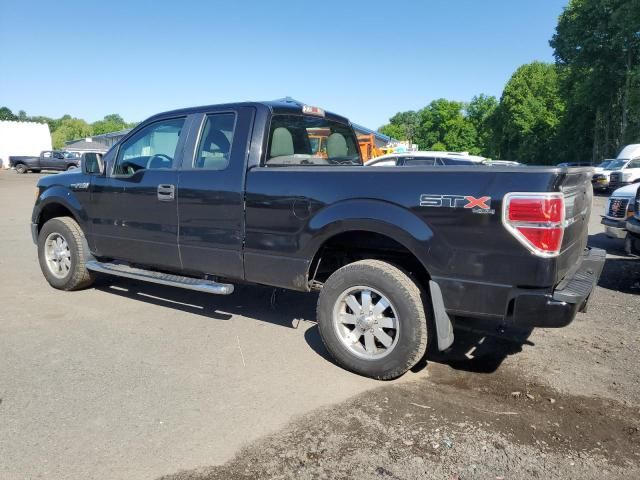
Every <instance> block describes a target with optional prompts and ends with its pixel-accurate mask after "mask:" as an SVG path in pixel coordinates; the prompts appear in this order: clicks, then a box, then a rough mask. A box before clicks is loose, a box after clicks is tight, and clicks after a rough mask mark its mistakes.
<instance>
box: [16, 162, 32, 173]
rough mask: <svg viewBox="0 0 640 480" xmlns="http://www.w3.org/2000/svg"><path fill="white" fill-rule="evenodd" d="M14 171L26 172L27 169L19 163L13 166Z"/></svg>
mask: <svg viewBox="0 0 640 480" xmlns="http://www.w3.org/2000/svg"><path fill="white" fill-rule="evenodd" d="M15 169H16V172H18V173H27V171H28V170H29V169H28V168H27V166H26V165H25V164H24V163H19V164H17V165H16V166H15Z"/></svg>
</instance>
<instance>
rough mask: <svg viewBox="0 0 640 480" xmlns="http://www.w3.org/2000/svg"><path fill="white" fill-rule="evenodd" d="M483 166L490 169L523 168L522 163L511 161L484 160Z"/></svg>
mask: <svg viewBox="0 0 640 480" xmlns="http://www.w3.org/2000/svg"><path fill="white" fill-rule="evenodd" d="M483 163H484V164H485V165H489V166H490V167H524V166H526V165H525V164H524V163H520V162H514V161H513V160H485V161H484V162H483Z"/></svg>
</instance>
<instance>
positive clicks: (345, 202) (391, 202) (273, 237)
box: [245, 166, 563, 315]
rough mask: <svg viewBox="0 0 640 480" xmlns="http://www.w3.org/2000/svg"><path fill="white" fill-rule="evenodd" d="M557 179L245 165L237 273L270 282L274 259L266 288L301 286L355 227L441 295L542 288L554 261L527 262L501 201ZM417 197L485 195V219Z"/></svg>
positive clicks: (523, 173) (543, 173) (489, 172)
mask: <svg viewBox="0 0 640 480" xmlns="http://www.w3.org/2000/svg"><path fill="white" fill-rule="evenodd" d="M562 175H563V174H562V173H561V172H560V169H553V168H517V169H515V168H505V169H501V168H497V167H483V166H474V167H293V168H266V167H259V168H253V169H251V170H250V171H249V172H248V175H247V181H246V240H245V275H246V278H247V279H248V280H252V281H258V282H260V283H272V282H270V278H267V275H269V274H268V273H267V270H266V269H267V268H269V267H270V266H272V264H274V263H275V262H277V263H278V265H279V267H278V268H284V270H285V271H284V272H282V274H281V275H280V277H279V278H278V279H277V282H275V283H277V284H279V285H282V286H286V287H289V288H298V289H304V288H306V269H308V266H309V263H310V262H311V260H312V258H313V255H314V254H315V252H316V251H317V249H318V248H319V247H320V245H321V244H322V243H323V242H324V241H325V240H326V239H328V238H330V237H331V236H332V235H333V234H335V233H339V232H342V231H347V230H364V231H376V232H379V233H384V234H387V235H389V236H391V237H392V238H394V239H396V240H397V241H399V242H400V243H402V244H404V245H405V246H406V247H407V248H408V249H409V250H411V251H412V252H413V253H414V254H415V255H416V256H417V257H418V258H419V259H420V261H421V262H422V263H423V265H424V266H425V268H426V269H427V271H428V272H429V273H430V275H431V277H432V278H433V279H434V280H437V281H441V282H446V283H448V284H449V287H450V288H448V291H456V289H457V290H459V292H460V294H461V295H464V294H465V292H467V293H468V292H469V289H473V288H474V287H473V285H474V284H478V285H480V284H487V283H488V284H494V285H495V286H496V291H498V292H502V293H500V294H504V295H507V290H508V289H509V288H511V287H512V286H526V287H540V288H545V287H547V288H548V287H551V286H552V285H553V284H554V283H555V278H556V259H544V258H540V257H537V256H534V255H533V254H531V253H530V252H529V251H528V250H527V249H526V248H525V247H523V246H522V245H521V244H520V243H519V242H518V241H517V240H516V239H515V238H514V237H513V236H511V234H509V233H508V232H507V231H506V229H505V228H504V227H503V226H502V222H501V209H502V198H503V196H504V195H505V194H506V193H508V192H514V191H515V192H544V191H558V190H559V189H560V188H561V185H562V180H561V178H562ZM423 194H428V195H462V196H473V197H476V198H479V197H484V196H489V197H491V200H490V207H491V210H493V211H494V213H492V214H478V213H474V212H473V211H472V210H471V209H465V208H448V207H429V206H421V205H420V198H421V195H423ZM268 257H271V258H268ZM275 259H277V260H275ZM256 269H260V272H259V273H256ZM276 269H277V268H276ZM291 275H293V277H292V278H294V280H293V281H288V280H287V278H289V276H291ZM287 283H288V284H287ZM285 284H286V285H285ZM451 297H454V295H451ZM480 301H482V300H480ZM487 301H489V300H487ZM449 304H451V302H449ZM502 313H504V312H496V315H500V314H502Z"/></svg>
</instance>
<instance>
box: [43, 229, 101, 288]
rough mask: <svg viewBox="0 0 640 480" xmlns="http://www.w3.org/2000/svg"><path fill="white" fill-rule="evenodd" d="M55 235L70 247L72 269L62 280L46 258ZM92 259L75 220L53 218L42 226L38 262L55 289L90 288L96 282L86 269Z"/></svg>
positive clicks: (70, 268)
mask: <svg viewBox="0 0 640 480" xmlns="http://www.w3.org/2000/svg"><path fill="white" fill-rule="evenodd" d="M54 234H57V235H59V236H61V237H62V238H63V239H64V240H65V241H66V242H67V245H68V247H69V253H70V260H71V261H70V267H69V270H68V271H67V272H66V274H65V275H64V277H62V278H61V277H58V276H56V275H54V273H53V272H52V271H51V269H50V268H49V266H48V263H47V259H46V256H45V246H46V243H47V239H48V238H49V237H50V236H51V235H54ZM90 258H91V254H90V253H89V245H88V244H87V240H86V238H85V236H84V233H83V232H82V229H81V228H80V226H79V225H78V224H77V223H76V221H75V220H74V219H73V218H70V217H57V218H52V219H51V220H49V221H48V222H46V223H45V224H44V225H43V226H42V229H41V230H40V233H39V235H38V260H39V262H40V269H41V270H42V274H43V275H44V277H45V278H46V279H47V282H49V285H51V286H52V287H53V288H57V289H59V290H68V291H69V290H80V289H83V288H87V287H89V286H90V285H91V284H92V283H93V281H94V274H93V273H92V272H91V271H89V270H87V268H86V262H87V261H88V260H89V259H90Z"/></svg>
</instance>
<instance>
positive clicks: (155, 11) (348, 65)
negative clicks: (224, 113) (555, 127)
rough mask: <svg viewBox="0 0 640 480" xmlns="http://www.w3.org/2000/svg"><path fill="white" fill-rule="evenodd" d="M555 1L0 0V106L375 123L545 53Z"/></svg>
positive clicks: (459, 92)
mask: <svg viewBox="0 0 640 480" xmlns="http://www.w3.org/2000/svg"><path fill="white" fill-rule="evenodd" d="M566 3H567V0H543V1H541V0H487V1H479V0H449V1H445V0H438V1H436V0H415V1H409V0H395V1H385V2H377V1H368V2H362V1H348V0H341V1H334V0H323V1H322V2H309V1H304V0H293V1H291V0H283V1H278V0H271V1H238V0H233V1H229V0H227V1H213V0H211V1H206V0H202V1H189V0H184V1H182V2H176V1H170V2H164V1H152V0H145V1H135V0H134V1H120V0H110V1H108V2H92V1H91V0H85V1H77V2H76V1H56V2H53V1H39V0H38V1H24V0H22V1H15V0H1V1H0V19H2V21H1V24H2V26H1V28H0V106H2V105H6V106H8V107H9V108H11V109H12V110H14V111H18V110H20V109H22V110H25V111H26V112H27V113H28V114H31V115H35V114H39V115H48V116H52V117H58V116H61V115H63V114H65V113H69V114H71V115H73V116H77V117H80V118H84V119H86V120H88V121H94V120H98V119H100V118H102V117H103V116H104V115H106V114H109V113H120V114H121V115H122V116H123V117H124V118H125V119H126V120H127V121H134V120H136V121H137V120H143V119H144V118H146V117H148V116H149V115H152V114H154V113H157V112H160V111H163V110H168V109H172V108H178V107H186V106H193V105H202V104H213V103H221V102H229V101H242V100H268V99H274V98H281V97H284V96H287V95H289V96H291V97H294V98H297V99H299V100H302V101H305V102H307V103H309V104H313V105H318V106H320V107H323V108H325V109H327V110H332V111H335V112H337V113H340V114H343V115H346V116H347V117H349V118H350V119H351V120H353V121H354V122H356V123H360V124H363V125H366V126H369V127H371V128H377V127H379V126H380V125H382V124H384V123H386V122H387V120H388V119H389V117H390V116H392V115H393V114H394V113H396V112H398V111H401V110H408V109H419V108H421V107H423V106H424V105H426V104H427V103H429V102H430V101H431V100H433V99H436V98H441V97H444V98H448V99H455V100H469V99H471V97H472V96H473V95H475V94H478V93H487V94H490V95H496V96H499V95H500V93H501V92H502V88H503V86H504V84H505V82H506V81H507V80H508V79H509V77H510V75H511V74H512V73H513V71H514V70H515V69H516V68H517V67H518V66H519V65H521V64H523V63H527V62H531V61H533V60H542V61H552V60H553V56H552V50H551V48H550V47H549V43H548V41H549V39H550V38H551V35H552V34H553V31H554V28H555V25H556V20H557V18H558V15H559V14H560V13H561V11H562V8H563V7H564V6H565V5H566Z"/></svg>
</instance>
